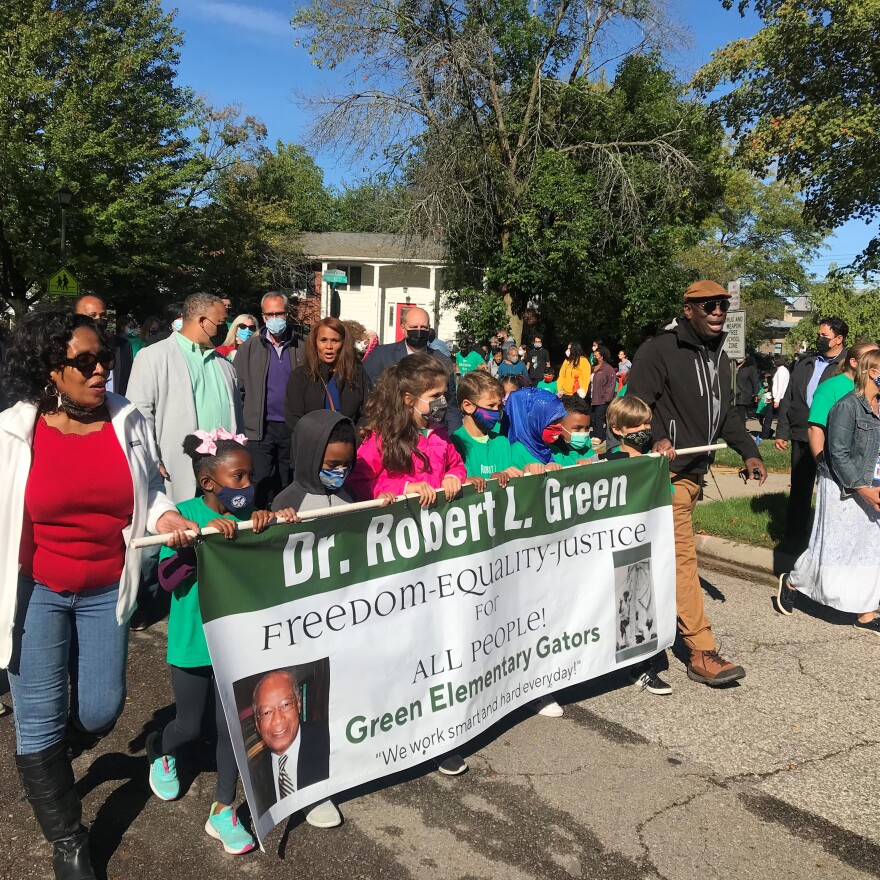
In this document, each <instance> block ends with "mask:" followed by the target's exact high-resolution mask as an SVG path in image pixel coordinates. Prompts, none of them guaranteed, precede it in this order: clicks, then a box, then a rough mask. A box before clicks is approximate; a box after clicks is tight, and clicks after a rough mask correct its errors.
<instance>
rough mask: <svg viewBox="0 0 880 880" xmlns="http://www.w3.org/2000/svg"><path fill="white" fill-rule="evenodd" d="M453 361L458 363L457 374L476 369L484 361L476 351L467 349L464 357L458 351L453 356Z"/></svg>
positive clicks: (461, 374) (465, 373)
mask: <svg viewBox="0 0 880 880" xmlns="http://www.w3.org/2000/svg"><path fill="white" fill-rule="evenodd" d="M455 362H456V363H457V364H458V375H459V376H465V375H467V374H468V373H470V371H471V370H476V369H477V367H479V366H480V364H484V363H486V362H485V361H484V360H483V358H482V357H480V355H479V354H478V353H477V352H476V351H469V352H468V353H467V356H466V357H462V356H461V352H459V353H458V354H457V355H456V356H455Z"/></svg>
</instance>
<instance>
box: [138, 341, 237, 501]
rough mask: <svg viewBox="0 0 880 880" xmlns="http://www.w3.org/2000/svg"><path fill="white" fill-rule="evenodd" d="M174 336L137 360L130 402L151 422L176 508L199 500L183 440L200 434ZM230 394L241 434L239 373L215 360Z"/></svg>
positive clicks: (223, 361) (183, 360) (232, 420)
mask: <svg viewBox="0 0 880 880" xmlns="http://www.w3.org/2000/svg"><path fill="white" fill-rule="evenodd" d="M176 335H177V334H176V333H172V334H171V335H170V336H169V337H168V338H167V339H163V340H161V341H160V342H155V343H153V345H148V346H146V348H142V349H141V350H140V351H139V352H138V353H137V357H136V358H135V359H134V364H133V365H132V368H131V376H130V377H129V380H128V390H127V392H126V393H127V394H128V399H129V400H130V401H131V402H132V403H133V404H135V406H137V408H138V409H139V410H140V411H141V413H142V414H143V417H144V418H145V419H146V420H147V424H148V425H149V426H150V431H151V432H152V434H153V437H154V438H155V440H156V445H157V446H158V447H159V457H160V459H161V461H162V464H163V465H165V470H166V471H167V472H168V477H169V479H168V482H167V483H166V485H165V491H166V492H167V493H168V497H169V498H171V499H172V501H174V502H175V503H176V504H179V503H180V502H181V501H189V499H190V498H195V495H196V477H195V474H194V473H193V463H192V459H191V458H190V457H189V456H188V455H186V453H184V451H183V438H184V437H186V435H187V434H192V433H193V431H195V430H196V429H197V428H198V426H199V425H198V421H197V416H196V404H195V401H194V400H193V393H192V382H191V381H190V378H189V369H188V368H187V365H186V358H185V357H184V356H183V352H182V351H181V350H180V344H179V343H178V341H177V339H176V338H175V337H176ZM217 364H218V366H219V367H220V370H221V371H222V372H223V378H224V380H225V382H226V390H227V392H228V394H229V406H230V410H231V413H230V424H231V425H233V433H238V432H239V431H241V426H242V424H243V419H242V414H241V393H240V391H239V390H238V380H237V377H236V375H235V368H234V367H233V366H232V364H231V363H229V361H228V360H226V358H217Z"/></svg>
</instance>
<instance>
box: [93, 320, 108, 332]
mask: <svg viewBox="0 0 880 880" xmlns="http://www.w3.org/2000/svg"><path fill="white" fill-rule="evenodd" d="M95 326H96V327H97V328H98V330H100V332H101V333H103V332H104V331H105V330H106V329H107V319H106V318H95Z"/></svg>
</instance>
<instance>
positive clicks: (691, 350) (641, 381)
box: [626, 317, 761, 474]
mask: <svg viewBox="0 0 880 880" xmlns="http://www.w3.org/2000/svg"><path fill="white" fill-rule="evenodd" d="M725 335H726V334H724V333H722V334H721V335H720V336H719V337H718V338H717V339H712V340H710V341H708V342H706V341H704V340H702V339H700V337H699V336H697V334H696V333H695V332H694V329H693V327H691V324H690V321H688V320H686V319H685V318H683V317H682V318H676V320H675V321H674V322H673V323H672V324H670V325H669V326H668V327H666V328H664V329H663V330H662V331H661V332H660V333H659V334H658V335H657V336H655V337H654V338H653V339H649V340H648V341H647V342H645V343H643V344H642V346H641V348H639V350H638V351H637V352H636V356H635V357H634V358H633V366H632V370H631V371H630V373H629V379H628V381H627V386H626V395H627V397H640V398H641V399H642V400H644V401H645V403H647V404H648V406H650V407H651V409H652V411H653V413H654V417H653V419H652V420H651V433H652V434H653V435H654V442H655V443H656V442H657V441H658V440H670V441H671V442H672V444H673V446H675V447H677V448H679V449H684V448H686V447H689V446H709V445H711V444H712V443H715V442H716V440H717V439H718V438H719V437H721V438H723V439H724V440H725V441H727V443H728V444H729V445H730V446H731V447H732V448H733V449H734V450H736V452H738V453H739V454H740V455H741V456H742V457H743V458H744V459H746V458H760V457H761V455H760V453H759V452H758V446H757V444H756V443H755V440H754V438H753V437H752V435H751V434H749V432H748V431H747V430H746V429H745V426H744V425H743V423H742V421H741V420H740V418H739V416H738V414H737V412H736V410H735V409H734V407H733V387H732V384H731V379H730V359H729V358H728V356H727V352H725V351H723V350H722V348H721V346H722V344H723V343H724V337H725ZM713 457H714V456H713V455H712V453H698V454H695V455H681V456H676V457H675V459H674V460H673V461H671V462H670V464H669V469H670V470H671V471H672V472H673V473H695V474H703V473H705V472H706V471H707V470H708V468H709V465H710V464H711V463H712V459H713Z"/></svg>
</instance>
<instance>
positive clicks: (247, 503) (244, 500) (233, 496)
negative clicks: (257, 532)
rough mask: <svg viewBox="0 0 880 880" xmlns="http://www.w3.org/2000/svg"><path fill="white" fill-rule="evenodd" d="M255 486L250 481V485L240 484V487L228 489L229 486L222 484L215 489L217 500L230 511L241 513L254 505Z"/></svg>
mask: <svg viewBox="0 0 880 880" xmlns="http://www.w3.org/2000/svg"><path fill="white" fill-rule="evenodd" d="M256 492H257V487H256V486H255V485H254V484H253V483H251V485H250V486H242V487H241V488H240V489H230V488H229V486H223V487H222V488H221V489H218V490H217V493H216V494H217V500H218V501H219V502H220V503H221V504H222V505H223V506H224V507H225V508H226V509H227V510H228V511H229V512H230V513H241V512H242V511H244V510H247V509H248V508H249V507H253V506H254V495H255V494H256Z"/></svg>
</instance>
